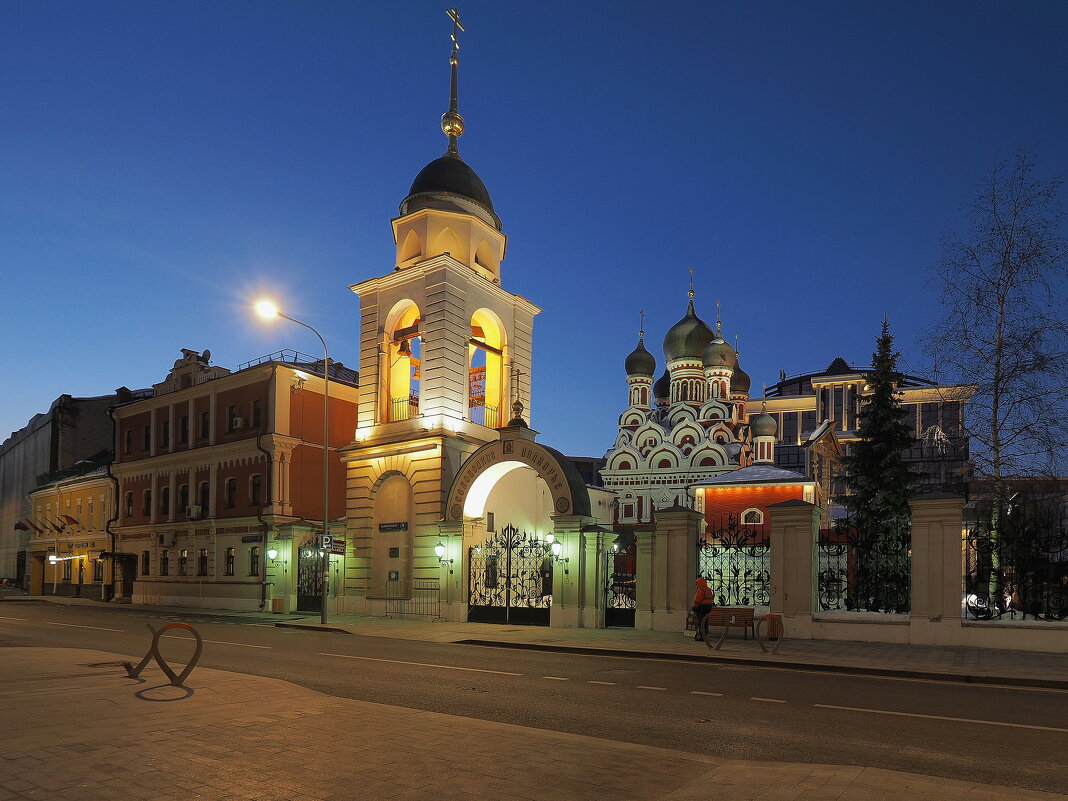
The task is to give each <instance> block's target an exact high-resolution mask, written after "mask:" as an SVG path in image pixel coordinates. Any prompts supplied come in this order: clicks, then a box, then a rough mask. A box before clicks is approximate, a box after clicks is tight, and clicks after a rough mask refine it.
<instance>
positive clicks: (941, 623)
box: [909, 493, 964, 645]
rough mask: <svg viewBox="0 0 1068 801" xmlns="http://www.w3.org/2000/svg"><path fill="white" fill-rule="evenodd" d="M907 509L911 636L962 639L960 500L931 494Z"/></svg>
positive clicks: (938, 641)
mask: <svg viewBox="0 0 1068 801" xmlns="http://www.w3.org/2000/svg"><path fill="white" fill-rule="evenodd" d="M909 505H910V506H911V507H912V609H911V615H910V619H909V623H910V629H911V632H910V640H911V642H912V643H914V644H918V645H958V644H960V642H961V598H962V596H963V592H964V565H963V538H962V532H963V520H964V499H963V498H962V497H960V496H959V495H948V494H944V493H930V494H927V495H920V496H918V497H917V498H914V499H913V500H912V501H910V503H909Z"/></svg>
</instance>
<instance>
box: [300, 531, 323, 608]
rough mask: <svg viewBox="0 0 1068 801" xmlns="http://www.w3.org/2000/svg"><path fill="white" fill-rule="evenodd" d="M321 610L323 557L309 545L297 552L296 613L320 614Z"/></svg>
mask: <svg viewBox="0 0 1068 801" xmlns="http://www.w3.org/2000/svg"><path fill="white" fill-rule="evenodd" d="M322 608H323V557H322V554H320V553H319V549H318V548H316V547H314V546H313V545H311V544H308V545H301V546H300V550H299V551H297V611H298V612H320V611H322Z"/></svg>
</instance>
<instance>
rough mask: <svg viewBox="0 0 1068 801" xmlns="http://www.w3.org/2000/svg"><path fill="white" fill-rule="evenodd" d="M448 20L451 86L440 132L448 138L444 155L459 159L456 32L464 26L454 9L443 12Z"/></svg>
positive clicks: (461, 128)
mask: <svg viewBox="0 0 1068 801" xmlns="http://www.w3.org/2000/svg"><path fill="white" fill-rule="evenodd" d="M445 13H446V14H448V16H449V19H451V20H452V54H451V55H450V56H449V64H450V65H451V66H452V85H451V87H450V92H449V110H448V111H446V112H445V113H444V114H442V115H441V130H442V131H443V132H444V133H445V135H446V136H447V137H448V138H449V149H448V150H447V151H446V155H450V156H457V157H459V155H460V153H459V151H458V150H457V148H456V140H457V139H459V138H460V136H462V135H463V132H464V118H463V117H461V116H460V113H459V112H458V111H457V110H456V108H457V104H456V68H457V66H459V64H460V42H459V39H457V32H458V31H462V30H463V29H464V26H463V25H461V24H460V12H459V10H458V9H456V8H455V7H453V8H448V9H446V10H445Z"/></svg>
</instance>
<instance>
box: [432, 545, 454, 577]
mask: <svg viewBox="0 0 1068 801" xmlns="http://www.w3.org/2000/svg"><path fill="white" fill-rule="evenodd" d="M434 555H435V556H437V557H438V564H440V565H441V566H442V567H448V568H449V573H450V574H451V573H452V559H446V558H445V543H443V542H441V541H440V540H439V541H438V544H437V545H435V546H434Z"/></svg>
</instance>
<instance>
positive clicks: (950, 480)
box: [767, 358, 975, 497]
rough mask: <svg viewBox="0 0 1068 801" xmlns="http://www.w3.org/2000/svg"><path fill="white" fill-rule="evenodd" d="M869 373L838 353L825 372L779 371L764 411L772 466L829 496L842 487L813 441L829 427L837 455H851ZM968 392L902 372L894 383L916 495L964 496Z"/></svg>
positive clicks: (970, 390)
mask: <svg viewBox="0 0 1068 801" xmlns="http://www.w3.org/2000/svg"><path fill="white" fill-rule="evenodd" d="M869 371H870V368H867V367H851V366H849V365H848V364H847V363H846V362H845V360H844V359H841V358H837V359H835V360H834V361H833V362H831V364H830V365H829V366H828V367H827V369H826V370H821V371H817V372H813V373H803V374H800V375H796V376H785V375H783V376H782V378H781V379H780V380H779V382H778V383H777V384H775V385H774V386H772V387H768V399H767V402H768V412H769V414H771V415H772V416H773V417H774V418H775V421H776V423H777V428H778V438H777V444H776V456H775V464H776V465H777V466H778V467H781V468H784V469H786V470H794V471H797V472H800V473H804V474H805V475H809V476H812V477H814V478H816V479H817V480H819V481H820V484H821V486H822V487H823V489H824V492H825V493H826V494H827V495H828V496H830V497H834V496H836V495H842V494H844V493H845V492H846V487H845V483H844V481H843V480H842V476H841V472H840V470H837V469H834V470H831V469H830V468H829V465H828V462H827V460H826V458H825V457H826V456H827V455H828V451H827V448H826V440H824V441H823V443H822V444H817V441H818V440H819V439H820V436H821V435H823V433H824V431H823V427H824V426H825V425H829V427H830V429H831V430H832V431H833V432H834V438H835V440H836V443H837V446H838V447H840V449H841V452H842V453H848V452H849V447H850V445H851V444H852V443H853V442H855V441H856V439H857V437H858V431H857V429H858V426H859V423H860V408H861V404H862V403H863V399H864V395H865V392H866V376H867V374H868V372H869ZM974 391H975V388H974V387H973V386H970V385H964V386H942V385H939V384H936V383H935V382H934V381H929V380H927V379H924V378H919V377H917V376H905V377H904V379H903V380H902V382H901V386H900V387H898V397H899V399H900V402H901V406H902V408H903V409H904V410H905V411H906V412H907V415H908V416H907V417H906V424H907V425H908V426H909V428H910V430H911V432H912V434H913V436H915V437H916V444H915V446H914V447H913V448H911V449H909V450H908V451H907V452H906V453H905V460H906V461H907V462H908V463H909V465H910V466H911V467H912V469H913V470H914V471H915V472H916V473H918V474H919V475H920V477H921V483H920V487H919V490H920V491H921V492H932V491H941V492H953V493H956V494H960V495H964V494H965V493H966V488H967V482H968V477H969V472H970V468H969V462H968V438H967V436H966V435H965V433H964V430H963V428H962V422H963V416H964V406H965V404H966V403H967V401H968V399H969V398H970V397H971V395H972V393H973V392H974Z"/></svg>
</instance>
